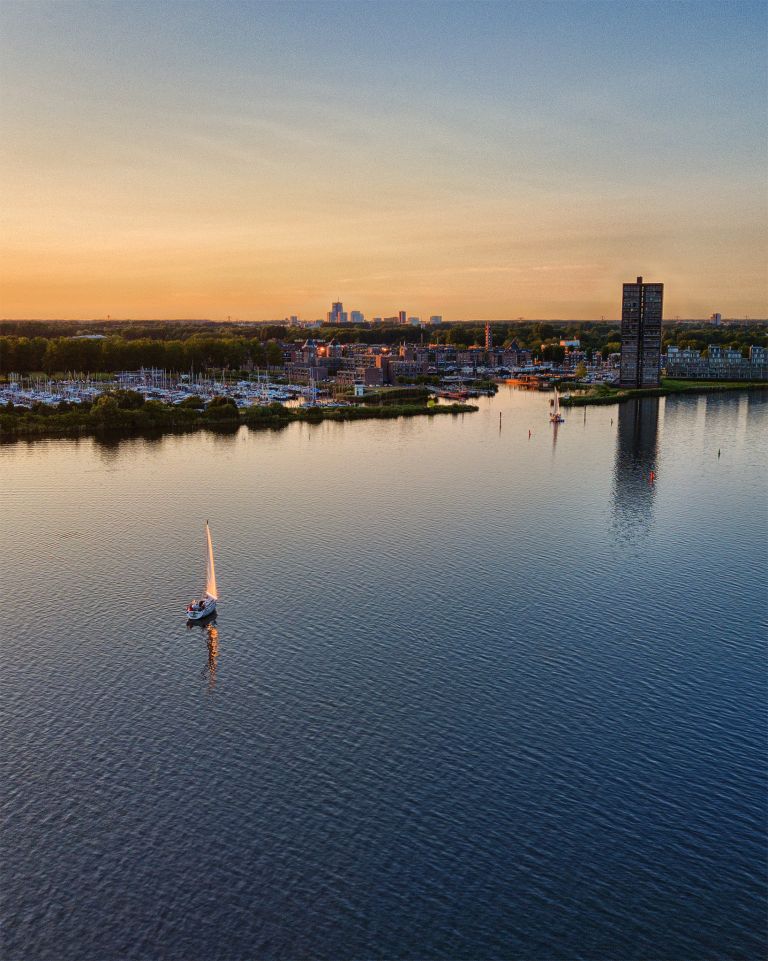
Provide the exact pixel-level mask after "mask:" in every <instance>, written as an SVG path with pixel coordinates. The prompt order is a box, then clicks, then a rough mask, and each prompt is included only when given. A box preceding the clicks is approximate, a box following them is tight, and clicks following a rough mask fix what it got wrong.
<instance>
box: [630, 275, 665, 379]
mask: <svg viewBox="0 0 768 961" xmlns="http://www.w3.org/2000/svg"><path fill="white" fill-rule="evenodd" d="M663 302H664V284H647V283H643V278H642V277H638V278H637V281H636V282H635V283H634V284H624V288H623V297H622V305H621V374H620V380H619V382H620V384H621V386H622V387H658V386H659V384H660V381H661V317H662V310H663Z"/></svg>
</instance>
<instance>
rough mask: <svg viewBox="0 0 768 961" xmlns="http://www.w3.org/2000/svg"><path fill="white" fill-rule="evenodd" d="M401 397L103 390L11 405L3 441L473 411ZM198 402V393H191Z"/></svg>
mask: <svg viewBox="0 0 768 961" xmlns="http://www.w3.org/2000/svg"><path fill="white" fill-rule="evenodd" d="M409 393H411V396H410V397H408V398H404V397H399V398H397V402H391V403H381V404H377V405H376V406H366V405H364V404H359V405H355V406H349V407H330V406H318V407H284V406H283V405H282V404H279V403H273V404H268V405H263V406H252V407H247V408H244V409H239V408H238V407H237V406H236V404H235V403H234V401H232V400H231V399H229V398H225V397H219V398H216V399H215V400H214V401H213V402H212V403H211V404H209V405H208V406H207V407H204V406H203V402H202V401H200V402H199V405H197V404H195V403H192V404H190V403H185V404H182V405H178V406H171V405H168V404H163V403H161V402H160V401H156V400H148V401H145V400H144V398H143V397H142V396H141V395H140V394H135V393H134V392H133V391H114V392H112V393H109V394H103V395H102V396H101V397H99V398H98V400H97V401H96V402H95V403H94V404H92V405H90V404H89V405H85V404H83V405H64V406H65V408H66V409H62V405H59V406H56V407H47V408H46V407H45V406H44V405H42V404H41V405H38V406H37V407H36V408H34V409H33V410H29V409H27V408H21V407H15V408H13V409H9V406H6V407H2V408H0V441H4V442H7V441H14V440H23V439H31V438H45V437H85V436H94V435H99V436H101V435H111V436H115V437H117V436H125V437H128V436H131V435H136V434H143V433H151V434H155V435H156V434H160V433H162V434H180V433H189V432H192V431H198V430H213V431H217V432H221V431H226V432H229V431H233V430H236V429H237V428H239V427H241V426H246V427H249V428H252V429H254V430H258V429H263V428H271V429H280V428H283V427H287V426H288V425H289V424H293V423H297V422H304V423H309V424H318V423H320V422H321V421H326V420H330V421H354V420H381V419H383V420H389V419H392V418H397V417H419V416H427V417H433V416H436V415H443V414H466V413H473V412H475V411H477V410H478V408H477V407H476V406H474V405H472V404H459V403H456V404H434V403H428V402H427V400H426V398H423V399H422V398H415V397H413V396H412V395H413V393H415V392H409ZM190 400H192V401H195V400H196V398H190Z"/></svg>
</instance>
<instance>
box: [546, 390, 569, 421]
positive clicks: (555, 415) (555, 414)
mask: <svg viewBox="0 0 768 961" xmlns="http://www.w3.org/2000/svg"><path fill="white" fill-rule="evenodd" d="M549 422H550V424H563V423H565V421H564V420H563V418H562V416H561V414H560V395H559V394H558V392H557V387H555V400H554V403H553V405H552V413H551V414H550V415H549Z"/></svg>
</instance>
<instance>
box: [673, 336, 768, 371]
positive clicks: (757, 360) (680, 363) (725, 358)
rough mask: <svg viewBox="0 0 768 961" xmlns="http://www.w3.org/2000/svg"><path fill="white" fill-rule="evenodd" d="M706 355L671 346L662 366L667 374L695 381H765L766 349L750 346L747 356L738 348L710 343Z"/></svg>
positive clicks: (767, 366) (767, 358) (767, 359)
mask: <svg viewBox="0 0 768 961" xmlns="http://www.w3.org/2000/svg"><path fill="white" fill-rule="evenodd" d="M707 354H708V356H707V357H702V356H701V352H700V351H698V350H693V349H691V348H686V349H685V350H679V349H678V348H677V347H670V348H669V349H668V350H667V354H666V357H665V364H664V369H665V371H666V373H667V375H668V376H669V377H680V378H683V379H686V378H688V379H694V380H768V348H765V347H759V346H756V345H753V346H752V347H750V348H749V359H748V360H747V358H746V357H744V356H743V355H742V353H741V351H740V350H738V349H735V348H733V347H723V346H722V344H710V345H709V348H708V349H707Z"/></svg>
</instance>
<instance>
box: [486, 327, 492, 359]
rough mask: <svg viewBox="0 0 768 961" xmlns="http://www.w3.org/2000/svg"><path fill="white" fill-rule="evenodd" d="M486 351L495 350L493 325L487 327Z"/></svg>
mask: <svg viewBox="0 0 768 961" xmlns="http://www.w3.org/2000/svg"><path fill="white" fill-rule="evenodd" d="M485 349H486V350H487V351H489V352H490V351H491V350H493V334H492V333H491V325H490V324H486V325H485Z"/></svg>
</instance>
